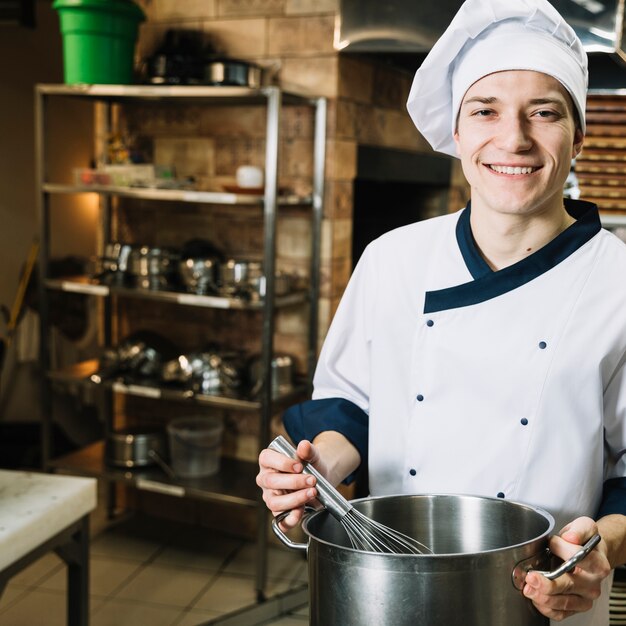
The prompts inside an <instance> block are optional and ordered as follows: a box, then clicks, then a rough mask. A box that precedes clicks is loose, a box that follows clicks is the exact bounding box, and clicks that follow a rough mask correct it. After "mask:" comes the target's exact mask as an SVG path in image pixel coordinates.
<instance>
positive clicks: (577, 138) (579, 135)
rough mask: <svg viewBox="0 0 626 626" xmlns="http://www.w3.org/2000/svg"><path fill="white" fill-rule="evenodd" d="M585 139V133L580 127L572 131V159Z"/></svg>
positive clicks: (578, 152)
mask: <svg viewBox="0 0 626 626" xmlns="http://www.w3.org/2000/svg"><path fill="white" fill-rule="evenodd" d="M584 141H585V135H584V133H583V131H582V130H581V129H580V128H576V130H575V131H574V143H573V145H572V159H575V158H576V157H577V156H578V155H579V154H580V151H581V150H582V148H583V142H584Z"/></svg>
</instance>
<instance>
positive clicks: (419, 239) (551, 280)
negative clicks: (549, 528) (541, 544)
mask: <svg viewBox="0 0 626 626" xmlns="http://www.w3.org/2000/svg"><path fill="white" fill-rule="evenodd" d="M586 90H587V57H586V54H585V52H584V50H583V48H582V45H581V43H580V41H579V40H578V38H577V37H576V35H575V33H574V31H573V30H572V29H571V28H570V27H569V26H568V25H567V24H566V23H565V22H564V21H563V19H562V18H561V16H560V15H559V14H558V12H557V11H556V10H555V9H554V8H553V7H552V5H551V4H549V3H548V2H547V1H545V0H467V1H466V2H465V3H464V4H463V6H462V7H461V9H460V10H459V13H458V14H457V16H456V17H455V18H454V20H453V21H452V23H451V24H450V26H449V28H448V29H447V30H446V32H445V33H444V34H443V36H442V37H441V39H440V40H439V41H438V42H437V44H436V45H435V46H434V47H433V49H432V51H431V52H430V54H429V55H428V57H427V58H426V60H425V61H424V63H423V65H422V67H421V68H420V69H419V70H418V72H417V74H416V76H415V79H414V82H413V86H412V88H411V93H410V95H409V100H408V110H409V113H410V115H411V117H412V119H413V121H414V122H415V124H416V126H417V128H418V129H419V130H420V131H421V132H422V134H423V135H424V137H425V138H426V139H427V140H428V141H429V142H430V143H431V145H432V146H433V148H434V149H435V150H439V151H441V152H444V153H446V154H449V155H451V156H457V157H459V158H460V159H461V163H462V166H463V171H464V172H465V176H466V178H467V180H468V182H469V184H470V186H471V202H470V203H469V204H468V206H467V207H465V208H463V209H462V210H460V211H459V212H457V213H455V214H451V215H446V216H442V217H438V218H435V219H431V220H426V221H423V222H419V223H416V224H413V225H410V226H406V227H403V228H399V229H397V230H394V231H392V232H390V233H387V234H385V235H383V236H382V237H380V238H379V239H377V240H376V241H374V242H372V243H371V244H370V245H369V246H368V248H367V249H366V251H365V253H364V254H363V256H362V259H361V261H360V262H359V264H358V266H357V268H356V269H355V271H354V274H353V276H352V278H351V280H350V283H349V285H348V287H347V289H346V292H345V294H344V296H343V299H342V301H341V304H340V306H339V308H338V310H337V313H336V315H335V318H334V320H333V323H332V326H331V328H330V330H329V332H328V335H327V338H326V341H325V343H324V347H323V349H322V353H321V355H320V359H319V362H318V367H317V370H316V373H315V379H314V387H315V389H314V394H313V400H311V401H309V402H306V403H303V404H301V405H298V406H296V407H292V408H291V409H289V410H288V411H287V412H286V414H285V416H284V422H285V426H286V428H287V430H288V432H289V434H290V435H291V437H292V439H293V440H294V441H295V442H299V443H298V448H297V451H298V455H299V457H300V458H301V459H303V460H307V461H310V462H312V463H314V464H315V465H316V467H317V468H318V469H319V470H320V471H321V472H322V473H323V474H324V475H326V477H327V478H329V480H331V481H332V482H334V483H338V482H340V481H342V480H345V479H346V477H350V476H351V475H352V473H353V472H354V471H355V470H356V469H357V468H358V467H359V466H361V467H366V468H367V471H368V477H369V486H370V490H371V493H372V495H386V494H399V493H465V494H478V495H483V496H490V497H494V498H495V497H497V498H506V499H510V500H513V501H516V502H523V503H527V504H531V505H534V506H538V507H541V508H543V509H546V510H548V511H549V512H550V513H552V515H553V516H554V517H555V519H556V524H557V526H556V529H555V530H556V531H558V532H557V535H556V536H554V537H553V538H552V540H551V549H552V551H553V552H554V553H555V554H556V555H558V556H559V557H561V558H563V559H568V558H570V557H571V556H572V555H573V554H575V553H576V552H577V551H578V550H579V548H580V545H582V544H583V543H585V542H586V541H587V540H588V539H589V538H590V537H592V536H593V535H594V534H595V533H598V532H599V533H600V535H601V537H602V540H601V542H600V544H599V545H598V547H597V548H596V549H595V550H593V551H592V552H591V553H590V554H589V555H588V556H587V557H586V558H585V559H584V560H583V561H582V562H581V563H580V564H579V565H578V566H577V567H576V568H575V569H574V570H573V571H572V572H570V573H567V574H564V575H563V576H561V577H560V578H557V579H556V580H553V581H550V580H548V579H547V578H545V577H543V576H542V575H540V574H539V573H537V572H532V573H530V574H528V576H527V577H526V581H525V585H524V587H523V590H522V593H523V594H524V595H525V596H526V597H527V598H529V599H530V600H531V601H532V603H533V604H534V606H535V607H536V609H537V610H538V611H539V612H540V613H541V614H543V615H544V616H546V617H547V618H550V619H551V620H553V621H555V622H556V621H561V620H563V619H565V618H568V623H570V624H571V625H572V626H574V625H576V626H583V625H584V626H607V624H608V623H609V611H608V593H609V588H610V582H611V575H610V574H611V569H612V568H613V567H615V566H617V565H620V564H623V563H625V562H626V246H624V244H623V243H622V242H621V241H620V240H619V239H617V238H616V237H614V236H613V235H612V234H611V233H609V232H607V231H605V230H603V229H602V227H601V224H600V219H599V216H598V211H597V207H595V206H594V205H593V204H591V203H588V202H582V201H566V202H564V200H563V185H564V183H565V180H566V177H567V174H568V171H569V169H570V163H571V159H572V158H574V157H575V156H576V155H577V154H578V153H579V151H580V150H581V147H582V144H583V139H584V132H585V98H586ZM259 463H260V471H259V474H258V477H257V483H258V484H259V486H261V487H262V489H263V497H264V500H265V502H266V504H267V506H268V507H269V508H270V510H271V511H272V512H274V513H275V514H278V513H279V512H282V511H288V510H290V511H291V513H290V514H289V516H288V517H286V518H285V520H284V521H283V522H282V526H283V527H284V528H289V527H292V526H294V525H295V524H297V523H298V522H299V520H300V519H301V517H302V513H303V505H304V504H305V503H306V502H308V501H310V500H311V499H312V498H314V497H315V495H316V490H315V479H314V478H312V477H310V476H307V475H304V474H302V473H301V472H302V464H301V463H297V462H296V463H294V462H293V461H291V460H289V459H287V458H286V457H284V456H282V455H280V454H279V453H277V452H274V451H272V450H264V451H263V452H262V453H261V455H260V457H259ZM435 523H436V520H435ZM459 623H460V622H459ZM506 624H507V622H506V620H503V621H502V626H506ZM433 626H435V623H434V622H433ZM436 626H439V624H437V625H436Z"/></svg>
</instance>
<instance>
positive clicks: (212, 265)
mask: <svg viewBox="0 0 626 626" xmlns="http://www.w3.org/2000/svg"><path fill="white" fill-rule="evenodd" d="M178 273H179V274H180V277H181V279H182V281H183V284H184V285H185V287H186V288H187V291H190V292H192V293H197V294H206V293H211V292H214V291H217V289H218V281H219V261H218V260H217V259H215V258H192V257H189V258H184V259H181V260H180V261H179V262H178Z"/></svg>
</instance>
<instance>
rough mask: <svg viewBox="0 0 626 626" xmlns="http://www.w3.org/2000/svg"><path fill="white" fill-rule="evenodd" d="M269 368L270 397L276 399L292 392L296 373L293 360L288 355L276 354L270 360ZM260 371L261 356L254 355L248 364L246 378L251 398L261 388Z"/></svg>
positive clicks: (261, 376) (261, 378)
mask: <svg viewBox="0 0 626 626" xmlns="http://www.w3.org/2000/svg"><path fill="white" fill-rule="evenodd" d="M271 368H272V373H271V385H272V396H273V397H275V398H276V397H278V396H281V395H283V394H286V393H289V392H291V391H293V382H294V378H295V372H296V364H295V360H294V358H293V357H292V356H291V355H290V354H276V355H274V357H273V358H272V362H271ZM261 369H262V368H261V355H260V354H257V355H254V356H253V357H251V358H250V361H249V363H248V376H249V379H250V384H251V390H250V394H251V395H252V396H253V397H255V396H257V395H258V394H259V393H260V392H261V389H262V387H263V375H262V371H261Z"/></svg>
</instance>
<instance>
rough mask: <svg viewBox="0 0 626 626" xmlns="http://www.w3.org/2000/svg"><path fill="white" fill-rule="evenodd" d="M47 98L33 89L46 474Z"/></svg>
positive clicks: (49, 425)
mask: <svg viewBox="0 0 626 626" xmlns="http://www.w3.org/2000/svg"><path fill="white" fill-rule="evenodd" d="M46 102H47V98H46V95H45V94H44V93H43V91H42V90H41V89H40V88H39V87H38V86H37V87H36V88H35V178H36V187H37V201H36V202H37V217H38V221H39V259H38V271H37V301H38V309H39V364H40V367H41V376H40V382H39V402H40V405H39V406H40V411H41V416H40V417H41V468H42V469H43V470H44V471H47V470H48V468H49V462H50V459H51V458H52V456H53V454H54V450H53V449H52V397H51V389H50V382H49V381H48V379H47V376H46V372H47V371H48V370H49V369H50V350H49V346H48V342H47V339H46V338H47V337H48V332H49V312H48V299H47V298H46V286H45V282H46V279H47V277H48V258H49V255H50V198H49V196H48V194H47V193H45V192H44V191H43V185H44V182H45V180H46V165H45V164H46V158H45V154H46V144H45V133H44V125H45V116H46V110H45V108H46Z"/></svg>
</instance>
